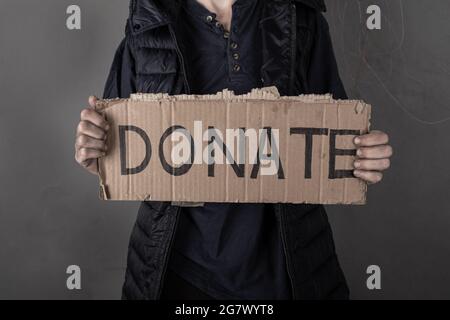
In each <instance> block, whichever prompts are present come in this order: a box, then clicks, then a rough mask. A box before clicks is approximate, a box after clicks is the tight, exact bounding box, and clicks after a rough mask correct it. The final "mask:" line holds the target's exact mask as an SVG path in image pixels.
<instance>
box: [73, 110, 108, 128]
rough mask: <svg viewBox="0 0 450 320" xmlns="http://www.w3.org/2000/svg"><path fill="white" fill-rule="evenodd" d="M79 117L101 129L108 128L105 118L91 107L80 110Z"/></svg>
mask: <svg viewBox="0 0 450 320" xmlns="http://www.w3.org/2000/svg"><path fill="white" fill-rule="evenodd" d="M80 118H81V120H82V121H88V122H91V123H93V124H95V125H96V126H97V127H99V128H102V129H103V130H106V131H107V130H108V129H109V125H108V122H107V121H106V119H105V118H104V117H103V116H102V115H101V114H100V113H98V112H97V111H95V110H93V109H89V108H87V109H84V110H83V111H81V115H80Z"/></svg>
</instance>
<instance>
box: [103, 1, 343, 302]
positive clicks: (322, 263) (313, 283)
mask: <svg viewBox="0 0 450 320" xmlns="http://www.w3.org/2000/svg"><path fill="white" fill-rule="evenodd" d="M263 1H265V10H264V15H263V18H262V19H261V21H260V28H261V31H262V32H261V34H262V37H263V39H262V43H263V48H262V55H263V67H262V68H261V79H262V80H263V82H264V84H265V85H266V86H276V87H277V88H278V90H279V91H280V93H281V94H282V95H298V94H301V93H311V92H314V93H323V92H318V91H323V90H328V88H326V87H325V89H324V88H321V89H316V88H314V87H312V86H311V81H308V72H309V71H310V70H309V65H310V60H311V59H312V57H311V55H312V54H313V46H314V41H315V40H316V38H317V35H316V34H317V33H318V31H317V28H318V26H319V19H323V17H322V16H321V12H322V11H324V10H325V7H324V4H323V0H295V1H294V0H292V1H284V0H263ZM179 2H180V1H176V0H172V1H169V0H133V1H131V6H130V18H129V19H128V23H127V31H126V34H127V35H126V39H125V40H124V42H122V44H121V47H120V48H119V51H118V53H117V54H116V58H115V61H114V64H113V67H112V69H111V73H110V76H109V79H108V83H107V85H106V90H105V97H110V98H111V97H116V96H127V94H129V93H130V92H133V91H134V92H149V93H150V92H166V93H170V94H180V93H189V84H188V81H187V79H186V77H185V72H184V62H183V56H182V54H181V52H180V50H179V48H178V45H177V32H176V28H175V23H174V21H176V17H177V12H178V8H179ZM320 21H322V20H320ZM331 51H332V50H331ZM125 55H127V56H128V58H127V59H128V60H127V61H125V62H124V59H125ZM328 55H331V56H332V58H333V59H334V56H333V53H332V52H331V53H329V54H328ZM326 76H328V73H327V74H326ZM321 81H322V80H321ZM339 81H340V80H339ZM339 81H338V82H339ZM323 83H325V84H328V83H332V80H329V79H323ZM332 90H333V88H329V90H328V92H332ZM332 93H333V92H332ZM342 95H345V93H343V94H341V97H340V98H344V96H342ZM274 208H275V212H276V214H277V216H278V220H279V221H280V230H281V234H282V239H283V244H284V250H285V255H286V259H287V268H288V270H287V271H288V274H289V277H290V280H291V284H292V292H293V297H294V299H346V298H348V288H347V285H346V281H345V278H344V275H343V273H342V271H341V268H340V266H339V263H338V260H337V257H336V253H335V247H334V242H333V236H332V231H331V228H330V225H329V223H328V219H327V215H326V212H325V210H324V208H323V206H320V205H284V204H283V205H282V204H274ZM179 214H180V208H178V207H175V206H171V205H170V203H161V202H145V203H142V205H141V208H140V210H139V213H138V218H137V221H136V224H135V227H134V229H133V232H132V235H131V240H130V245H129V254H128V267H127V272H126V279H125V284H124V287H123V298H125V299H158V298H159V297H160V294H161V290H162V285H163V283H164V276H165V271H166V268H167V263H168V260H169V256H170V252H171V245H172V242H173V239H174V234H175V231H176V228H177V221H178V217H179Z"/></svg>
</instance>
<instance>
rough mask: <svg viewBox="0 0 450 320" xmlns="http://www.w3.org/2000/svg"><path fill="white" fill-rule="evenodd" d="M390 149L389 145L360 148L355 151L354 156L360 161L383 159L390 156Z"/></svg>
mask: <svg viewBox="0 0 450 320" xmlns="http://www.w3.org/2000/svg"><path fill="white" fill-rule="evenodd" d="M392 153H393V151H392V147H391V146H389V145H382V146H375V147H362V148H359V149H358V150H357V151H356V155H357V156H358V157H359V158H362V159H384V158H390V157H391V156H392Z"/></svg>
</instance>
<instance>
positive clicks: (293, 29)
mask: <svg viewBox="0 0 450 320" xmlns="http://www.w3.org/2000/svg"><path fill="white" fill-rule="evenodd" d="M296 49H297V6H296V5H295V3H292V4H291V64H292V65H291V74H290V83H289V94H290V95H291V96H293V95H294V94H295V93H294V85H295V71H296V68H295V67H296V63H297V57H296V55H297V50H296Z"/></svg>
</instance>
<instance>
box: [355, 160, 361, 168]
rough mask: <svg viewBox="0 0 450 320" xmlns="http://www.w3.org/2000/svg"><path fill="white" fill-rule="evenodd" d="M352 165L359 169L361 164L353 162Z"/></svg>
mask: <svg viewBox="0 0 450 320" xmlns="http://www.w3.org/2000/svg"><path fill="white" fill-rule="evenodd" d="M353 165H354V166H355V168H359V167H361V162H359V161H355V163H354V164H353Z"/></svg>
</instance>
